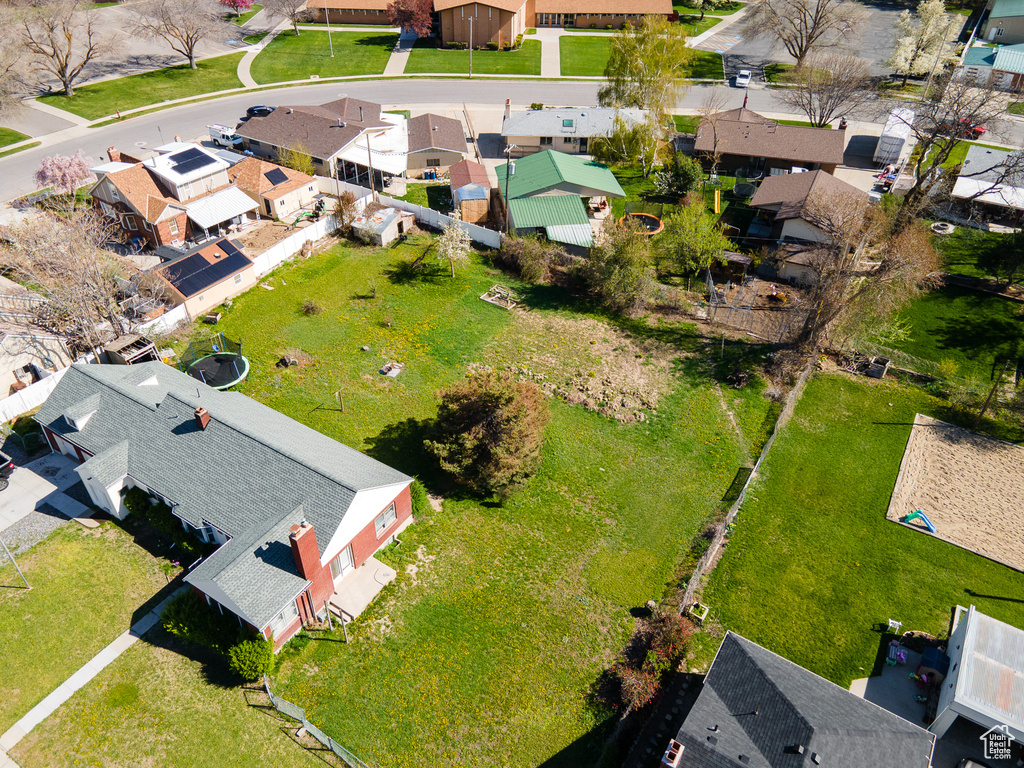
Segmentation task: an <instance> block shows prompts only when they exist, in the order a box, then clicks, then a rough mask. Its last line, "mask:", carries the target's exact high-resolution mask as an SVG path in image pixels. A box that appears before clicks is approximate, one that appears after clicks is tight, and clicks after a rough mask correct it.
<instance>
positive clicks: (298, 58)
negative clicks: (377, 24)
mask: <svg viewBox="0 0 1024 768" xmlns="http://www.w3.org/2000/svg"><path fill="white" fill-rule="evenodd" d="M397 41H398V35H394V34H388V33H384V32H332V33H331V39H330V40H328V39H327V32H318V31H310V30H303V31H302V32H301V34H299V35H296V34H295V32H294V31H293V30H288V31H286V32H282V33H281V34H279V35H278V36H277V37H275V38H274V39H273V40H271V41H270V42H269V43H268V44H267V47H266V48H264V49H263V50H262V51H261V52H260V54H259V55H258V56H257V57H256V59H255V60H254V61H253V63H252V67H251V68H250V70H249V71H250V73H251V74H252V77H253V79H254V80H255V81H256V82H257V83H261V84H266V83H280V82H286V81H289V80H305V79H306V78H308V77H310V75H318V76H319V77H348V76H353V75H379V74H381V73H383V72H384V67H386V66H387V63H388V59H389V58H390V57H391V51H392V49H393V48H394V47H395V43H396V42H397ZM332 45H333V46H334V57H333V58H331V46H332Z"/></svg>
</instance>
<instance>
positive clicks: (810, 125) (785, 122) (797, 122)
mask: <svg viewBox="0 0 1024 768" xmlns="http://www.w3.org/2000/svg"><path fill="white" fill-rule="evenodd" d="M776 122H777V123H778V124H779V125H802V126H805V127H807V128H815V127H817V128H831V127H832V126H831V125H820V126H815V125H814V123H812V122H811V121H809V120H777V121H776Z"/></svg>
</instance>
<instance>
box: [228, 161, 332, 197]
mask: <svg viewBox="0 0 1024 768" xmlns="http://www.w3.org/2000/svg"><path fill="white" fill-rule="evenodd" d="M275 168H276V169H277V170H280V171H282V172H283V173H284V175H285V176H287V177H288V180H287V181H283V182H281V183H280V184H274V183H273V182H272V181H270V179H268V178H267V173H269V172H270V171H272V170H274V169H275ZM228 178H229V179H231V181H233V182H234V183H235V186H237V187H238V188H239V189H241V190H242V191H243V192H248V193H250V194H253V195H262V196H263V197H265V198H268V199H270V200H273V199H275V198H278V197H280V196H281V195H286V194H288V193H289V192H291V191H292V190H294V189H298V188H299V187H302V186H305V185H306V184H312V183H313V182H314V181H315V179H314V178H313V177H312V176H308V175H307V174H305V173H301V172H300V171H296V170H293V169H291V168H286V167H285V166H282V165H276V164H275V163H268V162H267V161H266V160H260V159H259V158H258V157H247V158H245V160H243V161H242V162H240V163H238V164H237V165H233V166H232V167H231V168H230V169H229V170H228Z"/></svg>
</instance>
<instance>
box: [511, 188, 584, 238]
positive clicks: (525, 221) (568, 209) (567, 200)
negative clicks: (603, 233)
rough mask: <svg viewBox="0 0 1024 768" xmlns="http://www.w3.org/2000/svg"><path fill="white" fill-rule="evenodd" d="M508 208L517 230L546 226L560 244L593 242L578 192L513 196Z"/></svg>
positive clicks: (548, 232) (549, 236) (551, 235)
mask: <svg viewBox="0 0 1024 768" xmlns="http://www.w3.org/2000/svg"><path fill="white" fill-rule="evenodd" d="M516 175H518V171H517V172H516ZM509 211H510V212H511V214H512V223H513V225H514V226H515V228H516V229H544V230H545V231H546V232H547V235H548V238H549V239H550V240H555V241H557V242H560V243H570V244H572V245H582V246H585V247H588V248H589V247H590V246H591V245H593V244H594V233H593V230H591V228H590V219H589V218H587V211H586V209H585V208H584V207H583V201H582V200H580V198H579V197H577V196H576V195H541V196H540V197H521V198H518V199H516V198H513V199H512V200H510V201H509Z"/></svg>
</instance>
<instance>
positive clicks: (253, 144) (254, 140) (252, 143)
mask: <svg viewBox="0 0 1024 768" xmlns="http://www.w3.org/2000/svg"><path fill="white" fill-rule="evenodd" d="M259 145H260V143H259V142H258V141H256V139H249V146H250V147H258V146H259Z"/></svg>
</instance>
